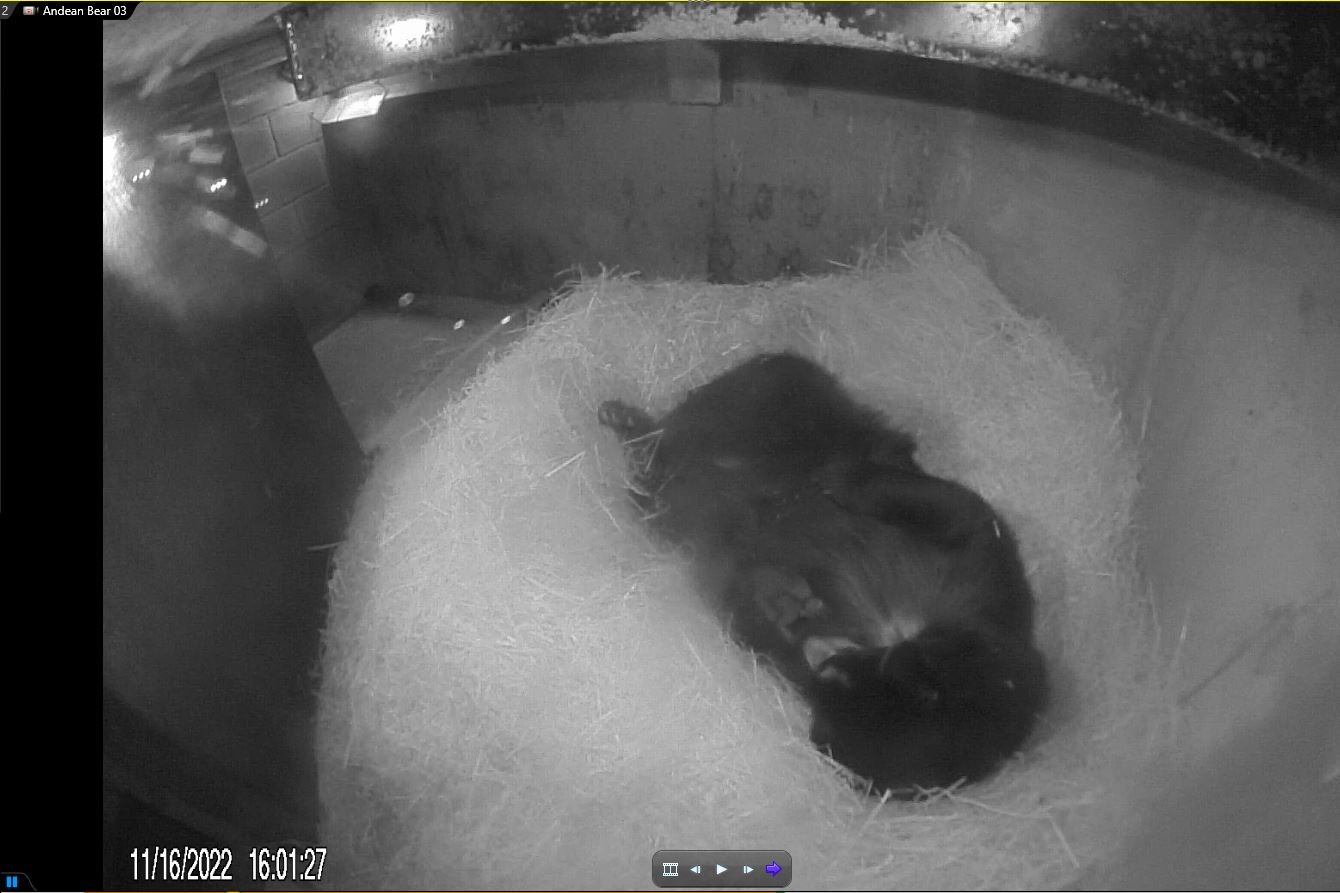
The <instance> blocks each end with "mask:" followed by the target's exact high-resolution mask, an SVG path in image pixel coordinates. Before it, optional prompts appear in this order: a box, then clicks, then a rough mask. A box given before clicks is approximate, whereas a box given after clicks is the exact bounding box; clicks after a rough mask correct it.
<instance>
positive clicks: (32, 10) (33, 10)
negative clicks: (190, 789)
mask: <svg viewBox="0 0 1340 893" xmlns="http://www.w3.org/2000/svg"><path fill="white" fill-rule="evenodd" d="M23 14H24V15H26V16H35V15H37V7H36V6H25V7H23ZM5 883H6V884H8V883H9V878H5Z"/></svg>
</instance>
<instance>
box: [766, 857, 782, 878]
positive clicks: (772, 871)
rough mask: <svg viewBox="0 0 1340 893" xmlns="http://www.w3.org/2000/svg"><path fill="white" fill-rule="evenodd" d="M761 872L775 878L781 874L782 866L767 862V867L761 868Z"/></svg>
mask: <svg viewBox="0 0 1340 893" xmlns="http://www.w3.org/2000/svg"><path fill="white" fill-rule="evenodd" d="M763 870H764V871H766V872H767V873H768V874H769V875H772V876H773V877H776V876H777V875H779V874H781V873H782V866H780V865H778V864H777V863H776V862H775V861H774V862H769V863H768V864H767V865H764V866H763Z"/></svg>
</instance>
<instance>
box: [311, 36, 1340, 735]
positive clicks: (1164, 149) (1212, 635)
mask: <svg viewBox="0 0 1340 893" xmlns="http://www.w3.org/2000/svg"><path fill="white" fill-rule="evenodd" d="M416 90H422V91H425V92H418V93H416V92H415V91H416ZM397 92H399V93H405V94H412V95H402V96H399V97H397V98H392V99H391V100H389V101H388V102H387V103H386V104H385V105H384V107H383V109H382V112H381V114H380V115H379V116H377V117H376V118H371V119H362V120H358V121H352V122H345V123H342V124H338V125H333V126H330V127H327V128H326V147H327V153H328V157H329V163H330V170H331V178H332V182H333V183H334V184H335V187H336V191H337V194H339V195H340V196H341V197H342V201H343V203H344V206H345V209H346V211H348V212H349V213H352V214H356V215H358V216H359V217H360V218H362V219H364V220H365V221H366V222H368V223H370V224H371V228H372V229H373V230H374V231H375V232H377V233H378V234H379V237H380V239H381V246H380V247H381V249H382V251H383V254H384V259H385V260H386V262H387V265H388V266H389V267H391V268H396V269H399V270H401V271H403V273H404V276H405V279H406V282H407V283H408V284H410V285H417V286H418V287H421V288H436V289H440V290H442V291H446V292H451V293H463V294H469V295H473V296H476V297H504V298H510V297H514V296H515V295H514V294H513V293H525V292H528V291H530V290H532V289H534V288H536V287H544V286H549V285H553V284H554V281H553V279H552V276H553V275H554V274H555V273H558V272H559V271H562V270H565V269H569V268H571V267H572V266H574V265H585V266H587V267H588V268H595V267H596V265H598V264H605V265H607V266H618V267H620V268H622V269H625V270H627V269H635V270H640V271H641V272H643V273H644V274H646V275H673V276H681V275H682V276H690V277H692V276H698V277H702V276H707V277H709V278H712V279H715V280H718V281H732V280H737V281H738V280H748V279H759V278H770V277H772V276H776V275H779V274H786V273H789V272H819V271H823V270H826V269H831V266H830V265H829V263H828V261H829V260H848V259H850V257H851V255H852V246H854V245H858V244H861V243H864V242H869V241H870V240H872V239H875V238H878V237H879V236H880V235H881V234H887V235H889V236H890V237H892V238H898V237H901V236H904V235H907V234H908V233H910V232H912V231H913V230H915V228H916V227H919V226H922V225H925V224H940V225H945V226H948V227H950V228H951V229H953V230H955V231H956V232H958V233H959V234H960V235H962V236H963V237H964V238H965V239H966V240H967V241H968V242H969V243H970V244H971V245H973V246H974V247H975V248H976V249H977V250H978V251H980V252H982V253H983V254H984V255H985V256H986V258H987V259H988V261H989V263H990V266H991V269H992V272H993V275H994V277H995V279H996V281H997V283H998V285H999V286H1000V287H1001V289H1002V290H1003V291H1004V292H1005V293H1006V294H1007V295H1009V296H1010V297H1011V298H1012V299H1014V300H1015V301H1017V302H1018V304H1019V306H1020V307H1022V308H1023V309H1024V310H1025V311H1027V312H1029V313H1033V314H1039V315H1042V316H1045V317H1047V318H1048V319H1050V320H1052V321H1053V322H1054V323H1055V325H1056V326H1057V327H1058V328H1059V330H1060V331H1061V333H1062V334H1063V336H1064V337H1065V338H1066V340H1067V341H1068V342H1069V343H1070V345H1071V346H1072V347H1073V348H1074V349H1075V350H1077V351H1078V352H1080V353H1082V354H1084V355H1087V356H1089V357H1092V358H1093V359H1094V360H1096V361H1097V362H1098V363H1100V364H1101V365H1102V366H1103V367H1104V368H1105V369H1106V370H1107V371H1108V373H1109V375H1110V376H1111V380H1112V382H1113V383H1114V384H1115V385H1116V386H1117V387H1119V389H1120V392H1121V395H1122V406H1123V410H1124V412H1125V416H1126V420H1127V423H1128V424H1129V425H1130V427H1131V429H1132V431H1133V432H1134V433H1135V435H1136V436H1138V437H1139V438H1140V439H1141V446H1142V449H1143V452H1144V455H1145V457H1146V464H1145V472H1144V493H1143V497H1142V500H1141V512H1140V524H1141V530H1140V540H1141V544H1142V555H1143V564H1144V569H1145V571H1146V572H1147V575H1148V578H1149V582H1150V585H1151V587H1152V590H1153V592H1154V597H1155V599H1156V602H1157V605H1158V613H1159V619H1160V621H1161V625H1162V629H1163V634H1164V639H1165V642H1167V643H1168V647H1169V649H1170V650H1176V651H1177V657H1178V660H1179V662H1180V667H1181V669H1182V671H1183V674H1184V679H1185V690H1184V696H1185V699H1186V705H1187V707H1188V711H1187V717H1188V720H1189V722H1188V725H1189V727H1190V729H1191V734H1192V740H1194V741H1197V742H1202V743H1209V742H1213V741H1216V740H1218V739H1219V738H1221V737H1222V736H1223V734H1224V733H1225V732H1226V731H1227V730H1228V729H1230V728H1232V727H1234V726H1235V725H1238V724H1240V723H1242V722H1244V721H1246V720H1247V719H1248V718H1250V717H1251V716H1253V715H1257V714H1261V713H1263V712H1264V711H1265V709H1266V707H1267V705H1268V704H1269V703H1271V702H1272V701H1273V700H1274V698H1275V696H1276V694H1277V687H1278V683H1277V681H1276V680H1277V679H1278V678H1279V672H1278V671H1279V670H1280V669H1281V668H1282V666H1283V662H1282V656H1283V655H1287V653H1288V651H1289V641H1290V637H1291V635H1292V634H1293V631H1296V630H1298V629H1301V628H1312V627H1315V626H1316V624H1317V623H1319V622H1321V621H1322V618H1323V617H1324V615H1325V613H1326V611H1327V610H1328V609H1329V608H1331V607H1333V606H1335V605H1336V603H1337V600H1338V599H1340V595H1338V592H1340V587H1338V585H1337V581H1340V563H1338V562H1340V558H1338V557H1337V556H1340V460H1338V457H1337V448H1336V444H1337V443H1340V396H1337V395H1340V214H1337V210H1336V209H1337V208H1340V201H1338V200H1337V198H1336V196H1337V192H1336V190H1335V189H1334V188H1333V187H1330V186H1327V185H1326V184H1322V183H1309V182H1308V181H1307V179H1306V177H1301V176H1300V175H1298V174H1297V172H1294V171H1290V170H1288V169H1285V168H1283V167H1279V166H1276V165H1273V164H1271V163H1269V162H1263V161H1260V160H1259V159H1253V158H1250V157H1248V156H1246V155H1245V154H1243V153H1240V152H1239V151H1237V150H1236V149H1235V148H1234V147H1232V146H1231V145H1230V144H1228V143H1227V142H1226V141H1223V140H1220V139H1218V138H1216V137H1214V136H1213V135H1210V134H1206V133H1205V132H1203V131H1196V130H1193V129H1191V128H1188V127H1184V126H1182V125H1178V124H1176V123H1175V122H1169V121H1166V120H1163V119H1157V118H1153V117H1148V116H1145V115H1142V113H1140V112H1139V111H1137V110H1134V109H1132V108H1129V107H1126V106H1122V105H1120V104H1118V103H1115V102H1113V101H1111V100H1108V99H1105V98H1103V97H1098V96H1093V95H1086V94H1081V93H1078V92H1076V91H1072V90H1067V89H1065V88H1061V87H1058V86H1055V85H1051V84H1043V83H1039V82H1036V81H1028V80H1025V79H1022V78H1017V77H1014V76H1010V75H1001V74H999V73H993V72H982V71H978V70H975V69H970V68H967V67H966V66H958V65H953V64H950V63H942V62H935V61H931V60H913V59H908V58H906V57H900V56H896V55H893V54H886V53H878V52H867V51H852V50H840V49H835V48H832V47H797V46H784V45H748V44H743V45H740V44H704V43H670V44H656V45H644V46H619V47H595V48H580V49H575V50H556V51H547V52H544V53H535V54H529V55H527V54H522V55H520V56H515V55H514V56H510V57H504V58H502V59H496V60H489V59H484V60H475V61H471V62H463V63H461V64H460V65H459V66H457V67H456V68H454V69H452V70H451V71H450V72H448V74H447V75H446V76H445V77H440V76H439V78H438V80H437V81H435V82H434V83H432V84H418V85H417V86H416V85H413V84H411V85H409V86H408V87H406V86H405V85H404V84H401V85H399V86H398V87H396V86H394V85H393V90H392V93H393V95H394V94H395V93H397Z"/></svg>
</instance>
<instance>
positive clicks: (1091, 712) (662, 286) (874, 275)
mask: <svg viewBox="0 0 1340 893" xmlns="http://www.w3.org/2000/svg"><path fill="white" fill-rule="evenodd" d="M781 348H791V349H795V350H798V351H799V352H801V353H804V354H806V355H809V356H811V357H813V358H815V359H817V360H818V361H819V362H821V363H823V364H824V365H825V366H827V367H828V368H830V369H832V370H834V371H835V372H836V373H837V375H838V376H839V377H840V378H841V379H842V380H843V381H845V382H846V383H847V384H848V386H849V387H851V388H852V389H853V390H854V391H855V392H856V393H857V394H858V396H859V397H860V398H862V399H863V400H864V401H866V402H868V403H870V404H873V405H875V406H878V407H880V408H881V409H882V410H884V411H885V412H886V414H887V415H888V417H889V418H890V419H891V420H892V421H893V422H895V423H896V424H899V425H901V426H904V427H906V428H908V429H909V430H911V431H913V432H915V433H916V435H917V437H918V439H919V441H920V444H921V448H920V451H919V453H918V459H919V460H921V461H922V462H923V464H924V465H925V466H926V467H927V468H928V470H930V471H932V472H934V473H937V474H942V475H946V476H951V477H955V478H958V479H960V480H963V481H965V482H966V483H968V484H969V485H971V486H973V487H975V488H977V489H979V490H980V491H981V492H982V493H983V494H984V495H985V496H986V497H987V498H988V499H990V500H992V501H993V502H994V503H995V504H996V505H997V506H998V507H999V508H1000V509H1001V511H1002V512H1003V513H1004V514H1005V516H1006V517H1007V518H1008V519H1009V520H1010V522H1011V523H1012V524H1013V525H1014V526H1015V527H1016V529H1017V531H1018V534H1019V538H1020V541H1021V548H1022V550H1023V553H1024V558H1025V562H1026V564H1027V566H1028V568H1029V573H1030V576H1031V579H1032V580H1033V582H1034V586H1035V589H1036V592H1037V595H1038V601H1039V637H1040V643H1041V645H1042V648H1043V650H1044V651H1045V653H1046V654H1047V656H1048V658H1049V660H1050V662H1051V665H1052V669H1053V674H1054V676H1055V677H1056V687H1057V689H1058V690H1057V695H1056V700H1057V704H1056V706H1055V707H1054V709H1053V710H1052V711H1051V713H1050V715H1049V717H1048V718H1047V720H1046V721H1045V722H1044V723H1043V725H1042V728H1041V729H1040V731H1039V733H1038V735H1037V736H1036V741H1035V743H1034V744H1033V746H1032V747H1030V748H1029V750H1028V751H1027V752H1026V753H1025V754H1024V755H1023V756H1022V757H1021V758H1019V759H1018V760H1017V761H1015V762H1014V763H1013V764H1012V765H1011V766H1009V767H1008V768H1007V769H1006V771H1004V772H1003V773H1002V774H1001V775H999V776H998V777H996V778H994V779H992V780H990V781H988V782H986V783H983V784H980V785H976V786H972V787H969V788H964V789H962V790H959V791H956V792H949V793H946V794H942V795H941V796H939V797H936V798H934V799H932V800H931V801H929V802H925V803H916V804H899V803H896V802H894V803H880V802H878V801H876V800H874V799H871V798H867V797H864V796H861V795H860V794H858V793H856V792H854V791H853V790H852V789H851V788H849V786H848V785H847V784H845V783H844V782H843V780H842V779H841V777H840V775H839V771H838V770H837V769H836V768H835V767H834V766H833V765H832V764H831V763H830V762H828V761H827V760H826V759H825V758H824V757H822V756H820V755H819V754H818V753H817V752H816V751H815V750H814V749H813V748H812V747H810V746H809V744H808V741H807V729H808V715H807V710H806V708H805V706H804V704H803V703H802V702H801V701H800V700H799V699H798V698H797V697H796V696H795V695H794V694H793V693H792V692H790V691H789V690H788V689H787V688H786V687H785V686H784V684H782V683H781V682H780V681H779V680H778V679H776V678H775V677H774V676H773V675H772V674H771V673H770V672H769V671H768V670H766V669H765V668H762V667H760V666H759V665H758V663H757V661H756V660H755V659H754V658H753V656H752V655H750V654H748V653H747V652H744V651H742V650H741V649H740V648H738V647H737V646H735V645H734V644H733V643H732V642H731V641H729V640H728V638H727V637H726V636H725V634H724V633H723V632H722V630H721V628H720V626H719V625H718V623H717V622H716V620H715V619H714V617H713V616H712V615H711V614H710V613H709V612H708V610H707V608H706V607H705V605H704V604H703V603H702V601H701V600H700V599H699V597H698V596H697V594H696V593H695V592H694V591H693V589H692V587H691V586H690V584H689V579H688V574H687V570H686V568H685V566H684V562H683V559H682V558H680V557H679V556H676V555H675V554H673V553H671V552H667V551H665V550H664V549H661V548H658V547H657V545H656V544H655V543H653V542H652V541H651V540H650V539H649V537H648V535H647V533H646V532H645V530H644V528H643V527H642V525H641V524H640V523H639V521H638V519H637V517H636V515H635V512H634V510H633V508H632V506H631V505H630V504H629V503H628V502H627V501H626V500H625V498H624V495H623V491H622V485H623V483H624V462H623V457H622V455H621V451H620V448H619V445H618V444H617V443H616V442H615V438H614V437H613V436H612V435H611V434H610V433H609V432H607V431H604V430H603V429H601V428H600V427H599V426H598V424H597V422H596V407H597V406H598V405H599V403H600V401H602V400H604V399H608V398H613V397H619V398H623V399H626V400H628V401H630V402H633V403H635V404H638V405H642V406H646V407H648V408H649V409H650V410H651V411H652V412H653V413H659V412H663V411H665V410H666V409H668V408H669V407H670V406H672V405H673V404H674V403H675V402H676V401H677V400H678V399H679V398H681V397H682V396H683V394H684V393H685V392H686V391H687V390H688V389H690V388H691V387H694V386H696V385H698V384H701V383H702V382H704V381H706V380H707V379H709V378H711V377H713V376H715V375H717V374H719V373H721V372H723V371H725V370H726V369H728V368H730V367H731V366H733V365H734V364H736V363H738V362H739V361H741V360H743V359H744V358H745V357H747V356H749V355H751V354H753V353H756V352H759V351H761V350H771V349H781ZM1135 477H1136V465H1135V461H1134V453H1133V450H1132V449H1131V447H1130V445H1129V444H1128V443H1127V442H1126V441H1125V439H1124V434H1123V429H1122V426H1121V424H1120V418H1119V415H1118V413H1117V411H1116V409H1115V408H1114V405H1113V403H1112V401H1111V399H1110V396H1109V395H1108V394H1106V393H1104V392H1103V391H1102V390H1101V389H1100V388H1099V387H1098V386H1097V385H1096V384H1095V381H1094V379H1093V377H1091V375H1090V373H1089V372H1088V371H1087V370H1086V368H1085V366H1084V365H1083V364H1082V363H1080V362H1079V361H1077V360H1076V359H1075V358H1074V357H1073V356H1072V355H1071V354H1070V353H1068V352H1067V351H1066V349H1065V348H1064V347H1063V346H1062V344H1061V343H1060V341H1059V339H1058V338H1057V337H1056V335H1055V334H1054V333H1053V332H1052V331H1051V330H1050V329H1049V328H1048V327H1047V326H1046V325H1045V324H1043V323H1039V322H1036V321H1032V320H1028V319H1025V318H1023V317H1021V316H1020V315H1019V314H1018V313H1017V312H1015V311H1014V310H1013V309H1012V308H1011V307H1010V305H1009V304H1008V303H1007V302H1006V300H1005V299H1004V298H1003V297H1002V296H1001V295H1000V294H999V292H997V291H996V289H995V288H994V287H993V286H992V284H991V282H990V281H989V280H988V278H987V277H986V276H985V274H984V273H983V272H982V269H981V267H980V265H979V263H978V262H977V261H976V260H975V259H974V257H973V256H972V255H971V254H970V252H968V251H967V249H966V248H965V247H964V246H963V245H962V244H961V243H959V242H958V241H957V240H955V239H954V238H953V237H952V236H947V235H944V234H940V233H930V234H928V235H926V236H923V237H922V238H921V239H919V240H917V241H916V242H914V243H912V244H911V245H909V246H908V247H907V248H906V249H905V251H904V253H903V255H902V256H901V257H898V258H885V259H880V260H873V261H869V262H866V263H863V264H862V265H860V267H859V268H858V269H856V270H853V271H851V272H849V273H843V274H841V275H834V276H830V277H822V278H814V279H803V280H797V281H790V282H778V283H768V284H762V285H753V286H710V285H704V284H696V283H645V282H640V281H638V280H637V279H635V278H620V277H615V276H602V277H599V278H594V279H588V280H586V281H583V282H581V283H579V284H578V285H576V286H575V287H574V288H573V290H572V291H571V293H570V294H569V295H568V296H567V297H566V299H564V300H563V301H561V302H560V303H558V304H557V305H556V306H555V307H554V308H552V309H551V310H550V311H548V312H547V313H546V315H545V317H544V318H542V319H541V320H540V321H539V322H538V323H537V325H536V326H535V327H534V329H533V330H532V331H531V333H530V334H529V335H528V336H527V337H526V338H525V339H523V340H522V341H521V342H520V343H519V344H517V345H516V346H515V347H514V348H512V349H511V350H509V351H508V352H506V354H505V355H503V356H502V357H501V358H498V359H496V360H494V361H493V362H491V363H490V364H489V365H488V366H487V368H485V369H484V370H483V371H482V372H481V374H480V375H479V376H478V378H477V379H476V380H475V381H474V382H473V383H472V384H471V386H470V387H469V388H468V389H467V391H466V393H465V394H464V395H463V396H461V397H460V399H458V400H456V401H455V402H451V403H449V404H448V405H445V406H444V407H443V408H442V409H441V413H440V415H439V416H438V417H437V418H435V419H431V420H430V421H429V422H428V423H427V425H426V427H425V428H424V429H423V430H422V431H421V432H420V434H419V436H418V437H415V438H406V439H405V440H404V441H403V446H402V447H401V448H400V449H399V450H398V451H395V452H393V453H391V454H390V455H388V456H386V457H384V458H383V460H382V461H381V462H380V463H379V466H378V468H377V470H376V471H375V472H374V476H373V478H372V480H371V481H370V482H369V485H368V486H367V488H366V490H365V493H364V495H363V498H362V500H361V504H360V505H359V507H358V510H357V513H356V516H355V518H354V521H353V523H352V525H351V529H350V531H349V537H348V541H347V543H346V544H345V545H344V546H343V548H342V550H341V552H340V554H339V557H338V560H337V568H336V572H335V574H334V577H333V580H332V584H331V607H330V617H329V623H328V629H327V631H326V635H325V654H324V666H323V671H324V679H323V690H322V695H323V696H322V709H321V716H320V730H319V741H320V746H319V761H320V772H321V796H322V803H323V814H324V819H323V827H322V842H323V843H324V844H325V845H327V846H328V847H330V852H331V857H330V858H331V867H332V870H333V871H334V873H335V874H334V878H333V880H334V882H335V883H336V884H337V885H340V886H355V887H367V886H373V885H376V886H382V887H388V888H424V887H431V888H462V887H470V888H477V889H489V888H500V889H503V888H546V889H548V888H557V889H563V888H574V887H576V888H590V887H602V888H646V887H649V886H650V877H649V874H648V872H649V862H650V856H651V854H652V852H653V851H655V850H656V849H658V848H662V847H665V848H734V847H740V848H746V847H774V848H785V849H788V850H790V851H791V853H792V855H793V856H794V858H795V866H796V867H795V879H794V884H793V886H795V887H797V888H798V889H802V888H810V889H814V888H828V889H867V888H884V889H890V888H958V889H972V888H982V887H991V888H999V887H1025V888H1039V887H1048V886H1055V885H1058V884H1060V883H1064V882H1065V881H1067V880H1068V879H1071V878H1073V877H1074V876H1075V875H1076V873H1077V870H1078V868H1079V867H1080V866H1082V865H1084V864H1086V863H1088V862H1089V861H1091V860H1092V859H1094V858H1096V857H1098V856H1100V855H1101V854H1102V853H1103V852H1104V851H1105V850H1107V849H1110V844H1109V838H1110V836H1111V834H1112V833H1113V829H1114V828H1116V827H1117V825H1118V823H1119V820H1120V815H1121V813H1122V811H1123V809H1124V806H1123V803H1124V797H1123V796H1121V794H1120V793H1119V791H1120V789H1121V787H1122V786H1123V785H1122V782H1123V777H1126V776H1129V774H1130V772H1131V769H1132V767H1133V766H1136V765H1138V764H1139V763H1140V762H1141V761H1142V760H1143V759H1145V758H1146V757H1147V756H1148V755H1149V754H1150V753H1151V752H1152V751H1153V748H1155V747H1156V746H1157V745H1158V743H1159V742H1160V741H1161V732H1160V730H1161V729H1162V728H1163V725H1162V724H1161V723H1160V721H1159V719H1160V716H1161V713H1160V708H1161V706H1162V704H1163V700H1162V690H1161V688H1160V687H1159V686H1158V685H1154V684H1151V682H1150V680H1149V679H1147V678H1146V674H1147V672H1148V670H1147V668H1148V666H1149V655H1150V654H1151V651H1152V644H1151V641H1150V636H1149V635H1148V634H1147V632H1146V629H1145V627H1144V625H1143V624H1142V622H1141V618H1142V617H1143V616H1144V613H1143V611H1142V608H1141V602H1140V599H1139V598H1138V597H1137V589H1136V575H1135V573H1134V570H1133V564H1132V558H1131V554H1130V548H1129V540H1128V536H1127V533H1128V527H1129V522H1130V508H1131V500H1132V496H1133V493H1134V488H1135Z"/></svg>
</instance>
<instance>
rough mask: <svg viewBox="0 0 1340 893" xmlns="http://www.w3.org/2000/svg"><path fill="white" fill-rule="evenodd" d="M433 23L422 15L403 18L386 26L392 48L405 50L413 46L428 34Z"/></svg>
mask: <svg viewBox="0 0 1340 893" xmlns="http://www.w3.org/2000/svg"><path fill="white" fill-rule="evenodd" d="M431 25H432V22H430V21H429V20H428V19H426V18H423V17H422V16H413V17H411V18H408V19H401V20H400V21H398V22H395V23H394V24H392V25H388V26H387V28H386V40H387V43H389V44H390V47H391V49H392V50H397V51H403V50H408V49H410V48H412V47H413V45H414V44H415V43H416V42H417V41H420V40H423V39H424V38H426V37H427V36H428V28H429V27H430V26H431Z"/></svg>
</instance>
